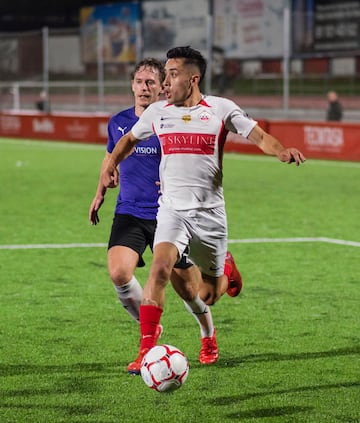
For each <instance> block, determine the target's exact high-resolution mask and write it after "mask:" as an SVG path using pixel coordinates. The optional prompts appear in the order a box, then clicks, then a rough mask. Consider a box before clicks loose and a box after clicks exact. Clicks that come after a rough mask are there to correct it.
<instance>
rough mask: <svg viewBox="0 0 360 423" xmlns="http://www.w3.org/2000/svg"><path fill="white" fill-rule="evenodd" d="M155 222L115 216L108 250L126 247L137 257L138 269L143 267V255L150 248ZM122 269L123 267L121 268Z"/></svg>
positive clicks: (120, 215)
mask: <svg viewBox="0 0 360 423" xmlns="http://www.w3.org/2000/svg"><path fill="white" fill-rule="evenodd" d="M155 227H156V220H145V219H139V218H137V217H135V216H130V215H124V214H116V215H115V216H114V220H113V224H112V227H111V233H110V238H109V244H108V248H109V250H110V249H112V248H114V247H128V248H129V249H131V250H133V251H135V252H136V253H137V255H138V263H137V266H138V267H143V266H144V265H145V263H144V260H143V257H142V255H143V253H144V251H145V249H146V247H147V246H150V247H152V244H153V240H154V233H155ZM121 268H123V266H121Z"/></svg>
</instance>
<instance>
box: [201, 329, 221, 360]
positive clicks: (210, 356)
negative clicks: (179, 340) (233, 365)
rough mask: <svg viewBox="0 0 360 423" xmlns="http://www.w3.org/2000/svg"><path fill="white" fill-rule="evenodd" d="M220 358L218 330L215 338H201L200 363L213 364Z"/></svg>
mask: <svg viewBox="0 0 360 423" xmlns="http://www.w3.org/2000/svg"><path fill="white" fill-rule="evenodd" d="M218 358H219V349H218V346H217V342H216V329H215V328H214V334H213V336H207V337H205V338H201V350H200V355H199V361H200V363H201V364H213V363H215V362H216V361H217V360H218Z"/></svg>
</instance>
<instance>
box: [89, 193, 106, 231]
mask: <svg viewBox="0 0 360 423" xmlns="http://www.w3.org/2000/svg"><path fill="white" fill-rule="evenodd" d="M104 199H105V198H104V196H100V197H95V198H94V199H93V201H92V203H91V204H90V209H89V221H90V223H91V224H92V225H97V224H98V223H99V222H100V218H99V214H98V211H99V209H100V207H101V206H102V204H103V202H104Z"/></svg>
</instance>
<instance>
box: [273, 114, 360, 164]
mask: <svg viewBox="0 0 360 423" xmlns="http://www.w3.org/2000/svg"><path fill="white" fill-rule="evenodd" d="M268 130H269V133H270V134H271V135H273V136H274V137H275V138H277V139H278V140H279V141H280V142H281V143H282V144H283V145H284V146H285V147H297V148H298V149H299V150H301V151H302V152H303V153H304V155H305V156H306V157H308V158H317V159H335V160H351V161H360V125H357V124H352V123H335V122H326V123H325V122H293V121H269V127H268Z"/></svg>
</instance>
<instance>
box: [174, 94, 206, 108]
mask: <svg viewBox="0 0 360 423" xmlns="http://www.w3.org/2000/svg"><path fill="white" fill-rule="evenodd" d="M202 97H203V96H202V94H201V92H200V91H199V90H194V91H193V92H192V93H191V95H190V96H189V97H188V98H186V99H185V100H184V102H183V103H182V104H178V106H182V107H194V106H197V105H198V104H199V103H200V101H201V100H202Z"/></svg>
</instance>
